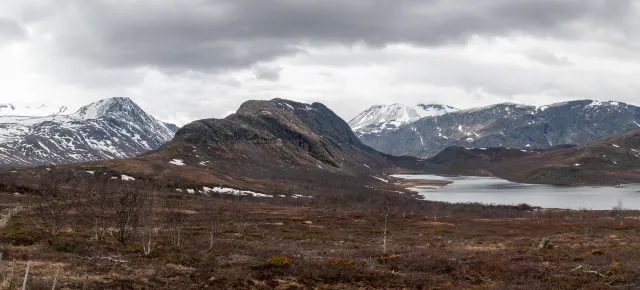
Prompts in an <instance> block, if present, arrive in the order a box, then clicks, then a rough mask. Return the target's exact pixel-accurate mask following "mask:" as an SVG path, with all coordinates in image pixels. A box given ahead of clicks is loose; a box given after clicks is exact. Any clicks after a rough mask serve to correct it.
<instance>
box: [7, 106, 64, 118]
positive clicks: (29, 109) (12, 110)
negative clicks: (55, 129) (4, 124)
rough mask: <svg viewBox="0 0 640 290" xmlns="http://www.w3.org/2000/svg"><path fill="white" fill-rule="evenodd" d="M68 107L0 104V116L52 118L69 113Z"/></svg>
mask: <svg viewBox="0 0 640 290" xmlns="http://www.w3.org/2000/svg"><path fill="white" fill-rule="evenodd" d="M68 110H69V108H68V107H66V106H52V105H47V104H41V105H35V106H34V105H14V104H0V116H31V117H35V116H51V115H60V114H64V113H67V111H68Z"/></svg>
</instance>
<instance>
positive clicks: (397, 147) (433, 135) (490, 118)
mask: <svg viewBox="0 0 640 290" xmlns="http://www.w3.org/2000/svg"><path fill="white" fill-rule="evenodd" d="M638 127H640V108H639V107H636V106H633V105H629V104H624V103H620V102H599V101H592V100H580V101H571V102H564V103H556V104H551V105H548V106H541V107H535V106H526V105H518V104H511V103H504V104H497V105H492V106H488V107H482V108H474V109H469V110H462V111H456V112H451V113H446V114H443V115H440V116H432V117H424V118H421V119H419V120H417V121H415V122H413V123H411V124H409V125H405V126H401V127H400V128H398V129H397V130H393V131H383V132H378V133H369V134H360V135H359V136H358V137H359V138H360V140H362V142H363V143H365V144H367V145H369V146H371V147H373V148H375V149H377V150H379V151H381V152H384V153H388V154H393V155H412V156H419V157H425V156H434V155H435V154H437V153H438V152H440V151H441V150H443V149H445V148H447V147H449V146H460V147H475V148H483V147H509V148H522V149H528V148H531V149H545V148H549V147H552V146H555V145H560V144H586V143H589V142H592V141H595V140H599V139H603V138H605V137H607V136H609V135H613V134H619V133H622V132H625V131H627V130H630V129H633V128H638Z"/></svg>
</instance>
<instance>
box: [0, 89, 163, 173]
mask: <svg viewBox="0 0 640 290" xmlns="http://www.w3.org/2000/svg"><path fill="white" fill-rule="evenodd" d="M173 135H174V133H173V131H171V130H170V129H169V128H167V127H166V126H165V125H164V124H163V123H162V122H159V121H157V120H156V119H155V118H154V117H153V116H151V115H149V114H147V113H146V112H144V111H143V110H142V109H141V108H140V107H138V105H136V104H135V103H134V102H133V101H131V100H130V99H128V98H111V99H105V100H101V101H98V102H95V103H92V104H89V105H87V106H84V107H82V108H80V109H79V110H78V111H77V112H75V113H73V114H70V115H61V114H59V115H50V116H6V115H5V116H0V166H1V167H13V166H34V165H45V164H58V163H72V162H86V161H95V160H103V159H112V158H126V157H133V156H137V155H140V154H143V153H145V152H148V151H151V150H155V149H157V148H159V147H160V146H162V145H163V144H164V143H166V142H168V141H169V140H171V139H172V138H173Z"/></svg>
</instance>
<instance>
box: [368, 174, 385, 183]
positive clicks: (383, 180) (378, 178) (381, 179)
mask: <svg viewBox="0 0 640 290" xmlns="http://www.w3.org/2000/svg"><path fill="white" fill-rule="evenodd" d="M371 177H373V178H375V179H377V180H380V181H382V182H384V183H389V181H388V180H386V179H383V178H380V177H376V176H373V175H371Z"/></svg>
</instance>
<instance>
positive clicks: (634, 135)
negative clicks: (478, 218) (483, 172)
mask: <svg viewBox="0 0 640 290" xmlns="http://www.w3.org/2000/svg"><path fill="white" fill-rule="evenodd" d="M492 171H493V172H494V173H495V174H496V175H497V176H500V177H503V178H506V179H509V180H513V181H519V182H526V183H542V184H564V185H616V184H624V183H640V128H636V129H633V130H629V131H627V132H624V133H621V134H616V135H613V136H610V137H607V138H605V139H603V140H600V141H596V142H592V143H589V144H586V145H581V146H578V147H574V148H564V149H558V150H550V151H547V152H544V153H542V154H537V155H532V156H527V157H525V158H519V159H513V160H509V161H507V162H502V163H500V164H497V166H494V168H493V169H492Z"/></svg>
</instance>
